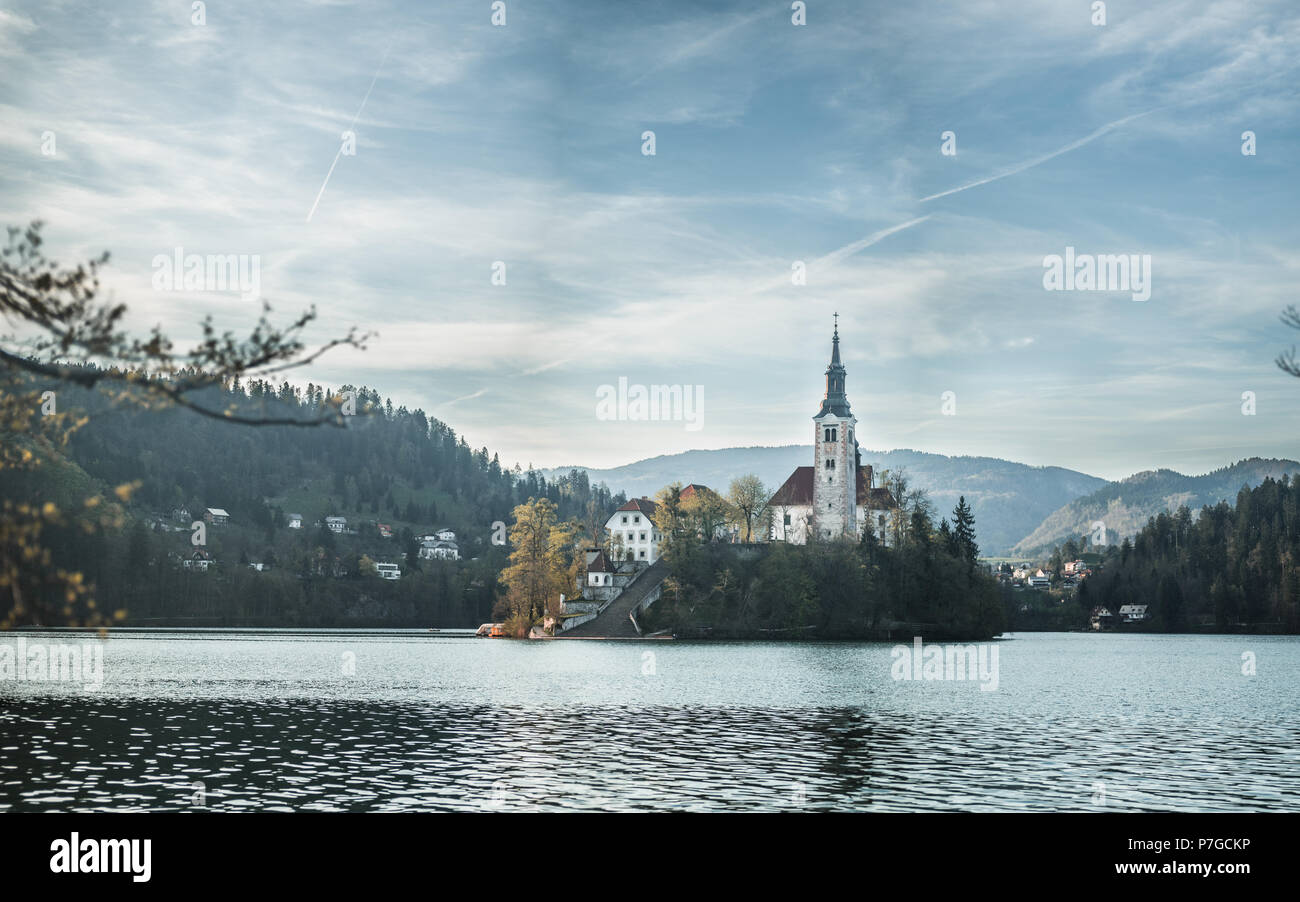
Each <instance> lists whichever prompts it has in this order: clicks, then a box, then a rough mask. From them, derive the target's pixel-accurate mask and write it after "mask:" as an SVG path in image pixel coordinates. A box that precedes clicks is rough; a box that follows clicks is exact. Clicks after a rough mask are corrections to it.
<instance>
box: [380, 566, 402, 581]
mask: <svg viewBox="0 0 1300 902" xmlns="http://www.w3.org/2000/svg"><path fill="white" fill-rule="evenodd" d="M375 576H377V577H379V578H380V579H401V578H402V570H401V568H400V567H398V566H397V565H396V564H375Z"/></svg>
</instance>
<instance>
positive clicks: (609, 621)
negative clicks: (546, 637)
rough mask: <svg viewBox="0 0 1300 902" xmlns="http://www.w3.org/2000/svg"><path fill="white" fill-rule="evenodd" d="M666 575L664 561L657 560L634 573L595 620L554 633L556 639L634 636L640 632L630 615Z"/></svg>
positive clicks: (624, 637)
mask: <svg viewBox="0 0 1300 902" xmlns="http://www.w3.org/2000/svg"><path fill="white" fill-rule="evenodd" d="M667 576H668V564H667V562H666V561H663V560H657V561H655V562H654V563H653V564H651V565H650V566H649V567H647V568H646V569H645V570H642V571H641V572H640V573H639V574H637V578H636V579H634V580H632V582H631V583H629V584H628V587H627V588H626V589H624V590H623V591H622V592H621V593H619V596H618V597H617V598H615V599H614V600H613V601H611V602H610V603H609V604H608V605H607V606H606V607H605V610H603V611H601V612H600V616H598V617H597V618H596V619H595V620H588V621H587V622H586V623H583V624H581V625H580V626H575V627H574V628H573V629H570V630H565V631H564V632H562V633H560V634H558V635H557V636H556V638H558V639H636V638H639V637H640V635H641V633H640V631H639V630H638V629H637V626H636V624H635V623H634V622H633V620H632V618H631V616H630V615H631V614H632V612H633V611H635V610H636V609H637V608H638V607H640V606H641V602H643V601H645V599H646V598H647V597H648V596H649V595H650V593H651V592H653V591H655V590H656V589H658V588H659V587H660V586H661V585H662V584H663V581H664V579H665V578H666V577H667Z"/></svg>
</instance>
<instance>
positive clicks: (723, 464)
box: [543, 445, 1107, 555]
mask: <svg viewBox="0 0 1300 902" xmlns="http://www.w3.org/2000/svg"><path fill="white" fill-rule="evenodd" d="M812 460H813V449H812V446H811V445H783V446H780V447H750V448H724V449H722V450H719V451H686V452H684V453H681V454H668V455H661V456H659V457H652V458H649V459H647V460H639V461H636V462H635V463H630V464H627V465H626V466H622V467H614V468H612V469H607V470H598V469H592V468H590V467H558V468H556V469H554V470H546V471H543V475H545V476H546V478H547V479H548V480H550V479H551V478H552V477H553V476H556V475H564V474H567V473H568V472H569V471H570V470H583V471H585V472H586V473H587V476H588V478H589V479H590V480H591V483H592V484H593V485H596V484H599V483H601V482H603V483H605V484H606V485H607V486H609V488H610V490H611V491H613V492H619V491H623V492H626V493H627V494H628V496H630V497H631V496H640V495H647V496H651V497H653V496H654V494H655V493H656V492H658V491H659V490H660V489H661V488H663V487H664V486H665V485H668V484H669V483H670V482H674V481H678V482H681V483H683V484H685V483H689V482H695V483H700V484H702V485H707V486H710V487H711V488H714V489H717V490H718V491H720V492H726V490H727V486H728V485H730V483H731V480H732V479H734V478H736V477H737V476H742V475H744V474H746V473H754V474H756V475H757V476H758V477H759V478H760V479H762V480H763V483H764V484H765V485H767V486H768V487H769V488H770V489H772V490H773V491H775V490H776V489H778V488H780V486H781V483H783V482H785V479H786V477H787V476H789V475H790V473H791V472H792V471H793V470H794V468H795V467H800V466H807V465H810V464H811V463H812ZM862 462H863V463H864V464H872V465H873V466H875V468H876V471H877V472H880V471H881V470H888V469H897V468H899V467H903V468H905V469H906V471H907V473H908V475H909V476H910V477H911V479H912V481H913V483H914V484H915V485H918V486H920V487H922V488H925V489H927V490H928V491H929V493H930V499H931V500H932V501H933V502H934V505H935V513H936V517H939V516H950V515H951V512H952V509H953V508H954V507H955V506H956V505H957V499H958V497H959V496H961V495H965V496H966V501H967V502H968V503H969V504H970V506H971V510H972V511H973V512H974V514H975V527H976V530H977V532H978V534H979V543H980V550H981V552H982V553H984V554H989V555H1002V554H1005V553H1007V552H1008V551H1009V550H1010V549H1011V547H1012V546H1013V545H1015V544H1016V542H1017V541H1019V540H1020V539H1021V538H1023V537H1024V536H1025V535H1027V534H1029V533H1030V532H1031V531H1033V530H1034V529H1036V528H1037V527H1038V525H1039V524H1040V523H1042V521H1043V518H1044V517H1046V516H1048V515H1049V514H1051V513H1052V512H1053V511H1055V510H1057V509H1058V508H1060V507H1061V506H1062V505H1064V504H1067V503H1069V502H1070V501H1073V500H1074V499H1075V498H1078V497H1079V496H1081V495H1087V494H1089V493H1091V492H1094V491H1096V490H1097V489H1098V488H1101V487H1102V486H1105V485H1106V484H1107V483H1106V480H1104V479H1099V478H1097V477H1096V476H1089V475H1087V474H1086V473H1079V472H1077V471H1075V470H1067V469H1064V468H1062V467H1031V466H1028V465H1026V464H1019V463H1013V462H1011V461H1007V460H1000V459H998V458H995V457H947V456H945V455H942V454H927V453H925V452H922V451H911V450H895V451H867V450H865V449H863V451H862Z"/></svg>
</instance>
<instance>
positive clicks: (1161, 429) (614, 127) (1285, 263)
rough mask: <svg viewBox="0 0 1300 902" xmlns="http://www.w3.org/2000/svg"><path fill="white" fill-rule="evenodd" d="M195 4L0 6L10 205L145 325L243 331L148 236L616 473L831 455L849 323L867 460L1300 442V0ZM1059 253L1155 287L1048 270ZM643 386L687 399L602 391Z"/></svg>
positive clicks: (302, 376)
mask: <svg viewBox="0 0 1300 902" xmlns="http://www.w3.org/2000/svg"><path fill="white" fill-rule="evenodd" d="M195 6H197V4H191V3H189V2H179V0H167V2H152V3H147V2H138V3H137V2H122V3H113V4H103V3H89V2H78V3H70V2H59V0H41V2H39V3H35V2H32V3H28V2H18V3H11V2H0V72H2V73H3V77H2V78H0V212H2V214H3V216H2V217H0V218H2V219H3V222H4V223H5V224H8V225H20V224H24V223H26V222H28V221H30V220H32V219H37V218H39V219H42V220H44V221H45V222H46V227H45V237H46V242H47V250H48V251H49V252H50V255H51V256H54V257H56V258H57V259H59V260H61V261H64V262H67V261H70V260H74V259H84V258H88V257H91V256H93V255H95V254H97V253H99V252H101V251H104V250H108V251H110V252H111V254H112V262H111V265H110V266H109V268H108V269H107V270H106V271H105V274H104V279H103V284H104V286H105V288H106V289H107V291H108V292H109V294H110V295H111V297H112V298H113V299H114V300H116V301H120V302H123V303H126V304H127V305H128V307H129V310H130V316H129V324H130V325H131V327H132V328H134V329H136V330H138V331H140V332H144V331H146V330H147V329H149V328H150V327H152V326H153V325H155V324H161V325H162V326H163V328H164V329H165V330H166V331H168V332H169V333H170V334H172V335H173V337H175V338H177V339H178V340H179V341H180V343H182V344H183V343H184V341H186V340H189V339H192V338H194V337H195V336H196V335H197V334H198V329H197V324H198V323H199V321H200V320H201V319H202V317H203V316H205V315H209V314H210V315H211V316H212V317H213V318H214V321H215V322H216V324H217V325H218V327H219V328H223V329H231V330H234V331H236V332H245V333H246V332H247V331H248V330H249V329H251V327H252V325H253V322H254V321H255V319H256V316H257V314H258V312H259V309H260V301H259V300H257V299H253V298H249V297H243V296H241V295H240V294H239V293H237V292H232V291H220V290H198V289H195V290H160V289H159V288H158V286H157V279H156V278H155V276H156V275H157V272H158V266H157V264H156V263H155V260H156V258H157V257H158V256H160V255H163V256H171V255H172V254H173V252H174V249H175V248H177V247H181V248H184V252H185V253H187V254H190V253H196V254H200V255H208V254H221V255H226V254H235V255H248V259H250V260H252V259H254V258H255V259H256V260H257V261H258V265H259V273H260V292H261V297H262V299H264V300H266V301H267V302H269V303H270V304H271V305H272V307H273V308H274V311H275V316H276V317H277V318H280V319H281V320H283V321H287V320H289V319H290V318H291V317H293V316H295V315H296V314H297V313H299V312H300V311H302V310H303V309H306V308H307V307H309V306H311V305H315V307H316V309H317V312H318V315H319V316H318V320H317V321H316V322H315V323H314V324H313V326H312V332H311V333H310V336H311V337H313V338H315V339H316V340H325V339H328V338H331V337H337V336H339V335H341V334H343V333H344V332H346V331H347V329H348V328H349V327H351V326H354V325H355V326H358V327H360V328H361V329H363V330H369V331H372V332H374V333H375V336H374V337H373V338H372V339H371V340H370V341H369V342H368V345H367V348H366V350H365V351H354V350H352V349H348V348H344V349H336V350H334V351H331V352H330V353H329V354H327V355H326V356H325V357H323V358H321V360H320V361H319V362H318V363H316V364H314V365H313V366H312V367H310V368H307V369H305V370H300V371H296V375H295V377H294V379H295V381H297V382H299V383H301V384H305V383H306V382H308V381H315V382H317V383H322V382H323V383H325V384H328V385H341V384H345V383H349V384H355V385H367V386H371V387H373V388H376V389H378V390H379V391H380V392H381V394H383V395H385V396H387V397H390V398H391V399H392V400H393V403H394V404H395V405H401V404H404V405H406V406H407V407H408V408H411V409H414V408H417V407H418V408H422V409H423V410H425V411H426V412H427V413H428V414H430V415H431V416H434V417H437V418H439V419H442V420H444V421H445V422H447V423H449V424H450V425H451V426H452V427H453V428H455V429H456V430H457V431H459V432H461V433H463V434H464V435H465V436H466V439H467V441H469V443H470V444H471V445H473V446H474V447H480V446H487V447H488V448H489V449H491V450H492V451H495V452H498V453H499V454H500V457H501V460H502V462H503V463H504V464H506V465H513V464H514V463H519V464H521V465H524V466H528V465H530V464H531V465H535V466H538V467H550V466H562V465H586V466H593V467H607V466H616V465H620V464H625V463H628V462H631V461H634V460H637V459H641V458H645V457H650V456H654V455H659V454H671V453H675V452H679V451H685V450H689V449H695V448H726V447H735V446H749V445H783V444H792V443H809V442H811V440H812V434H813V433H812V428H813V424H812V422H811V417H812V416H813V415H814V414H815V413H816V412H817V409H818V406H819V403H820V399H821V396H822V394H823V393H824V390H825V377H824V370H825V367H826V365H827V362H828V359H829V355H830V336H831V330H832V322H833V320H832V315H833V314H835V313H838V314H839V328H840V335H841V339H842V342H841V352H842V356H843V359H844V364H845V366H846V367H847V370H848V379H847V389H848V396H849V399H850V402H851V403H852V406H853V412H854V414H855V415H856V416H857V418H858V420H859V424H858V439H859V441H860V442H861V444H862V445H863V447H864V448H867V449H877V450H886V449H892V448H914V449H918V450H923V451H931V452H937V453H943V454H954V455H989V456H996V457H1003V458H1007V459H1010V460H1016V461H1021V462H1025V463H1029V464H1034V465H1054V466H1064V467H1070V468H1074V469H1078V470H1082V471H1084V472H1087V473H1091V474H1093V475H1097V476H1102V477H1105V478H1112V479H1115V478H1122V477H1124V476H1126V475H1129V474H1131V473H1134V472H1137V471H1141V470H1147V469H1155V468H1160V467H1169V468H1172V469H1176V470H1179V471H1181V472H1184V473H1203V472H1207V471H1209V470H1212V469H1215V468H1217V467H1220V466H1224V465H1226V464H1229V463H1231V462H1233V461H1236V460H1239V459H1241V458H1244V457H1250V456H1265V457H1291V458H1296V457H1300V428H1297V427H1298V426H1300V380H1297V379H1294V378H1290V377H1288V376H1286V375H1285V374H1284V373H1282V372H1281V371H1280V370H1278V369H1277V367H1276V366H1275V365H1274V363H1273V360H1274V358H1275V357H1276V356H1277V354H1278V353H1279V352H1280V351H1282V350H1284V349H1285V348H1287V347H1289V346H1290V345H1292V344H1293V343H1295V342H1296V340H1297V339H1300V333H1297V332H1295V331H1288V330H1287V329H1286V328H1285V327H1284V326H1283V325H1282V324H1281V323H1280V322H1279V320H1278V315H1279V313H1280V312H1281V311H1282V309H1283V308H1284V307H1285V306H1286V305H1287V304H1291V303H1298V302H1300V297H1298V296H1297V294H1300V293H1298V292H1297V290H1296V286H1297V277H1298V276H1300V240H1298V239H1300V220H1298V218H1297V216H1296V210H1297V201H1300V178H1298V176H1300V164H1298V163H1297V161H1298V160H1300V127H1298V124H1300V87H1298V86H1300V71H1298V70H1300V7H1297V6H1296V4H1294V2H1290V0H1285V2H1274V3H1269V2H1252V3H1245V2H1216V0H1210V2H1203V0H1202V2H1157V3H1147V2H1142V3H1138V2H1132V0H1128V2H1118V0H1117V2H1112V3H1108V4H1106V9H1105V19H1106V21H1105V24H1104V25H1098V24H1093V21H1092V20H1093V19H1094V17H1095V16H1096V13H1095V12H1094V11H1093V9H1092V4H1091V3H1090V2H1088V0H1070V2H1061V0H1045V2H1031V0H1022V2H992V0H988V2H963V3H926V2H915V3H893V2H890V3H857V2H853V3H837V2H830V0H809V2H808V3H807V9H806V24H804V25H796V24H794V23H793V22H792V16H793V13H792V10H791V4H790V3H788V2H761V3H708V2H691V3H685V2H683V3H674V2H660V3H620V4H609V3H594V2H593V3H563V2H559V3H556V2H547V3H540V2H528V0H505V24H504V25H494V24H493V23H492V21H491V20H492V16H493V10H492V4H491V3H490V2H488V0H474V2H455V3H443V4H437V5H436V6H435V5H433V4H416V3H409V4H407V3H384V2H379V3H373V2H371V3H360V2H358V3H351V2H345V0H328V2H299V3H283V4H262V3H239V2H227V0H220V2H210V3H208V4H207V5H206V6H205V7H202V9H201V13H202V15H200V14H199V11H196V10H195V9H194V7H195ZM199 20H201V21H199ZM348 131H350V132H352V133H353V134H354V135H355V153H347V152H344V150H343V149H342V148H343V134H344V132H348ZM647 131H650V132H653V133H654V153H653V154H648V153H646V152H645V151H646V150H647V146H646V141H645V139H644V138H643V135H644V134H645V132H647ZM1247 131H1249V132H1252V133H1253V134H1254V136H1255V138H1254V141H1255V147H1254V150H1255V152H1254V153H1253V154H1249V155H1248V154H1243V152H1242V150H1243V144H1244V140H1243V137H1242V136H1243V133H1244V132H1247ZM945 132H951V133H952V134H953V138H952V139H951V140H950V141H948V142H947V143H948V145H949V146H948V147H947V148H946V149H947V150H949V151H954V150H955V153H954V152H950V153H944V152H943V151H944V150H945V147H944V143H945V142H944V140H943V137H942V136H943V135H944V133H945ZM50 137H52V138H53V141H54V144H53V147H52V148H51V146H50V142H49V140H48V139H49V138H50ZM51 150H52V151H53V152H50V151H51ZM1067 247H1072V248H1074V249H1075V252H1076V253H1077V254H1081V255H1082V254H1089V255H1096V254H1126V255H1139V259H1141V258H1142V257H1144V256H1149V258H1150V273H1151V292H1150V297H1149V298H1148V299H1147V300H1145V301H1137V300H1134V299H1133V297H1132V294H1131V292H1127V291H1118V290H1107V291H1084V290H1071V291H1048V290H1046V289H1045V287H1044V272H1045V266H1044V258H1046V257H1049V256H1050V255H1064V254H1065V253H1066V248H1067ZM498 262H499V263H503V264H504V270H503V271H504V282H505V284H494V283H493V275H494V271H495V272H496V273H497V274H498V276H499V275H500V273H501V272H502V270H501V268H500V267H497V268H496V269H495V270H494V265H495V264H497V263H498ZM796 262H801V263H802V264H803V271H804V273H805V284H794V282H795V279H794V278H793V270H792V266H793V265H794V264H795V263H796ZM497 281H501V280H500V278H498V280H497ZM620 379H625V380H627V383H628V384H629V385H644V386H651V385H681V386H688V387H692V388H691V389H689V390H690V391H691V392H692V395H691V397H693V398H695V400H696V403H697V405H698V411H697V416H696V419H695V421H693V422H692V421H689V420H687V419H684V418H682V419H661V420H657V421H634V420H629V419H617V418H616V419H610V418H609V417H608V416H603V415H601V414H600V413H599V411H598V396H599V395H600V393H601V391H602V386H616V385H617V384H618V383H619V380H620ZM695 386H699V387H700V388H699V389H695V388H693V387H695ZM947 392H950V393H951V395H945V393H947ZM1245 392H1253V396H1252V397H1253V399H1254V400H1253V404H1254V413H1253V414H1251V415H1247V414H1245V413H1243V405H1244V404H1245V402H1243V393H1245ZM945 398H947V400H948V403H947V406H946V408H945ZM945 409H946V411H947V412H946V413H945ZM669 413H671V412H669ZM683 481H689V474H683Z"/></svg>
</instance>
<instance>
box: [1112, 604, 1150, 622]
mask: <svg viewBox="0 0 1300 902" xmlns="http://www.w3.org/2000/svg"><path fill="white" fill-rule="evenodd" d="M1119 619H1120V622H1121V623H1141V622H1142V621H1144V620H1146V619H1147V606H1146V605H1144V604H1122V605H1120V606H1119Z"/></svg>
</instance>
